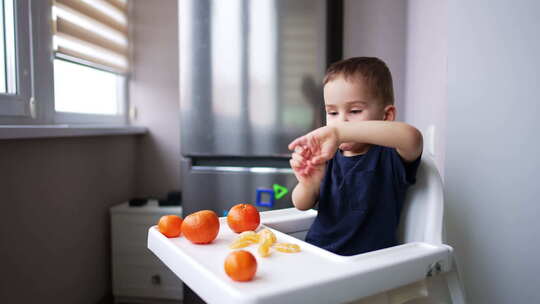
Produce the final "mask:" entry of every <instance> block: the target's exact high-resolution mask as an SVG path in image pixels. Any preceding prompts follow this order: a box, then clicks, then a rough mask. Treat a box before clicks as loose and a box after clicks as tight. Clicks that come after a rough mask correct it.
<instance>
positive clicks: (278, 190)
mask: <svg viewBox="0 0 540 304" xmlns="http://www.w3.org/2000/svg"><path fill="white" fill-rule="evenodd" d="M273 187H274V197H275V198H276V199H280V198H282V197H284V196H285V195H287V193H289V189H287V188H285V187H283V186H281V185H278V184H274V185H273Z"/></svg>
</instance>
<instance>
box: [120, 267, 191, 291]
mask: <svg viewBox="0 0 540 304" xmlns="http://www.w3.org/2000/svg"><path fill="white" fill-rule="evenodd" d="M113 292H114V295H115V296H130V297H145V298H165V299H175V300H181V299H182V292H183V289H182V281H181V280H180V279H178V277H177V276H176V275H174V273H172V272H171V271H170V270H169V269H168V268H166V267H164V266H163V267H159V266H146V265H129V264H122V263H116V264H114V265H113Z"/></svg>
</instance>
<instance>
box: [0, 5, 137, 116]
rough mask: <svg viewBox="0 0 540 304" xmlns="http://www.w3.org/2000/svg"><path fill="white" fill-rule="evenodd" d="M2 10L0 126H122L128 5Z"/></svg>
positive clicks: (0, 28)
mask: <svg viewBox="0 0 540 304" xmlns="http://www.w3.org/2000/svg"><path fill="white" fill-rule="evenodd" d="M0 10H1V13H0V122H1V123H15V124H65V123H69V124H77V123H81V124H94V123H105V124H125V123H127V118H126V112H127V109H126V108H127V100H126V97H127V94H126V91H127V81H128V72H129V60H128V54H129V52H128V51H129V43H128V35H127V33H128V30H127V0H53V1H30V0H0ZM51 20H52V22H51ZM51 25H52V27H51ZM51 47H52V48H51ZM31 54H32V55H33V57H32V56H31ZM31 62H33V64H30V63H31ZM36 112H37V113H36ZM17 117H19V118H17Z"/></svg>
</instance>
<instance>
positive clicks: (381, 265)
mask: <svg viewBox="0 0 540 304" xmlns="http://www.w3.org/2000/svg"><path fill="white" fill-rule="evenodd" d="M280 211H282V212H283V211H288V212H289V214H286V213H285V212H283V214H282V216H283V221H282V222H280V219H279V217H277V216H275V217H273V218H272V222H273V224H272V225H273V226H274V227H276V226H280V224H282V225H284V226H286V227H288V228H289V229H292V228H294V229H292V230H299V229H296V228H300V227H294V225H292V224H291V217H292V215H293V214H294V213H299V212H301V211H297V210H295V209H284V210H280ZM313 212H314V211H313ZM311 213H312V212H311ZM311 215H312V214H311ZM299 218H302V215H300V216H299ZM263 221H264V217H263ZM304 221H305V220H304ZM300 222H302V221H300ZM220 224H221V229H220V232H219V235H218V237H217V239H216V240H215V241H214V242H212V243H211V244H208V245H194V244H192V243H190V242H189V241H188V240H187V239H185V238H183V237H180V238H172V239H168V238H166V237H165V236H163V235H162V234H161V233H159V232H158V231H157V230H156V228H155V227H152V228H150V231H149V236H148V248H149V249H150V250H151V251H152V252H154V253H155V254H156V255H157V256H158V257H159V258H160V259H161V260H162V261H163V262H164V263H165V264H166V265H167V266H168V267H169V268H170V269H171V270H172V271H173V272H174V273H176V275H178V277H179V278H180V279H181V280H182V281H184V282H185V283H186V284H188V286H190V288H192V289H193V290H194V291H195V292H196V293H197V294H198V295H199V296H200V297H201V298H203V299H204V300H205V301H206V302H208V303H306V302H309V303H341V302H347V301H352V300H355V299H359V298H362V297H366V296H369V295H372V294H375V293H377V292H380V291H383V290H386V289H391V288H395V287H398V286H402V285H405V284H408V283H411V282H414V281H417V280H420V279H423V278H424V277H425V276H426V272H427V268H428V266H429V265H431V264H432V263H435V262H442V264H443V265H446V264H447V263H446V261H447V260H448V257H449V254H450V252H451V248H449V247H448V246H444V245H430V244H427V243H410V244H405V245H400V246H396V247H392V248H387V249H383V250H379V251H374V252H371V253H367V254H360V255H356V256H350V257H344V256H339V255H336V254H333V253H330V252H328V251H326V250H323V249H320V248H318V247H315V246H313V245H311V244H308V243H305V242H303V241H301V240H298V239H296V238H294V237H292V236H290V235H287V234H284V233H282V232H279V231H277V230H275V229H272V228H270V229H272V230H273V231H274V233H275V234H276V236H277V238H278V242H288V243H297V244H299V245H300V247H301V249H302V251H301V252H300V253H295V254H287V253H281V252H273V253H272V255H271V256H270V257H268V258H261V257H259V256H258V254H257V246H256V245H252V246H250V247H247V248H246V249H247V250H249V251H251V252H252V253H253V254H254V255H255V256H256V258H257V262H258V270H257V274H256V276H255V278H254V280H253V281H250V282H245V283H239V282H234V281H232V280H231V279H230V278H229V277H228V276H227V275H226V274H225V272H224V270H223V262H224V260H225V257H226V256H227V254H228V253H230V252H231V251H232V250H231V249H229V248H228V246H229V244H230V243H231V242H232V241H233V240H234V239H235V237H236V236H237V234H235V233H234V232H232V231H231V230H230V229H229V227H228V226H227V224H226V219H225V218H220ZM443 267H445V266H443Z"/></svg>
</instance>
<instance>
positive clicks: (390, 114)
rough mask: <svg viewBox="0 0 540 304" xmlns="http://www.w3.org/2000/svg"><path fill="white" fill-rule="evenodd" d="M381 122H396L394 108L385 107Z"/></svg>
mask: <svg viewBox="0 0 540 304" xmlns="http://www.w3.org/2000/svg"><path fill="white" fill-rule="evenodd" d="M383 120H388V121H394V120H396V107H395V106H393V105H387V106H386V107H384V118H383Z"/></svg>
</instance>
